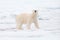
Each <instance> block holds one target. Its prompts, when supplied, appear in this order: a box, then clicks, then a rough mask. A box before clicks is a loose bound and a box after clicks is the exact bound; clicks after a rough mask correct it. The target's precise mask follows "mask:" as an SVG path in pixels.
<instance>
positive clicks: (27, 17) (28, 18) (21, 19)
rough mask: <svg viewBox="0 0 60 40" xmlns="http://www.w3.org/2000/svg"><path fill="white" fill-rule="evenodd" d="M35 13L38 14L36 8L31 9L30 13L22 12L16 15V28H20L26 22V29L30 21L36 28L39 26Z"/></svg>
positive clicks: (28, 27)
mask: <svg viewBox="0 0 60 40" xmlns="http://www.w3.org/2000/svg"><path fill="white" fill-rule="evenodd" d="M37 14H38V12H37V10H33V11H32V14H28V13H22V14H20V15H17V16H16V24H17V25H16V26H17V29H22V25H23V24H27V29H30V26H31V24H32V23H34V24H35V26H36V28H39V25H38V20H37Z"/></svg>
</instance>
